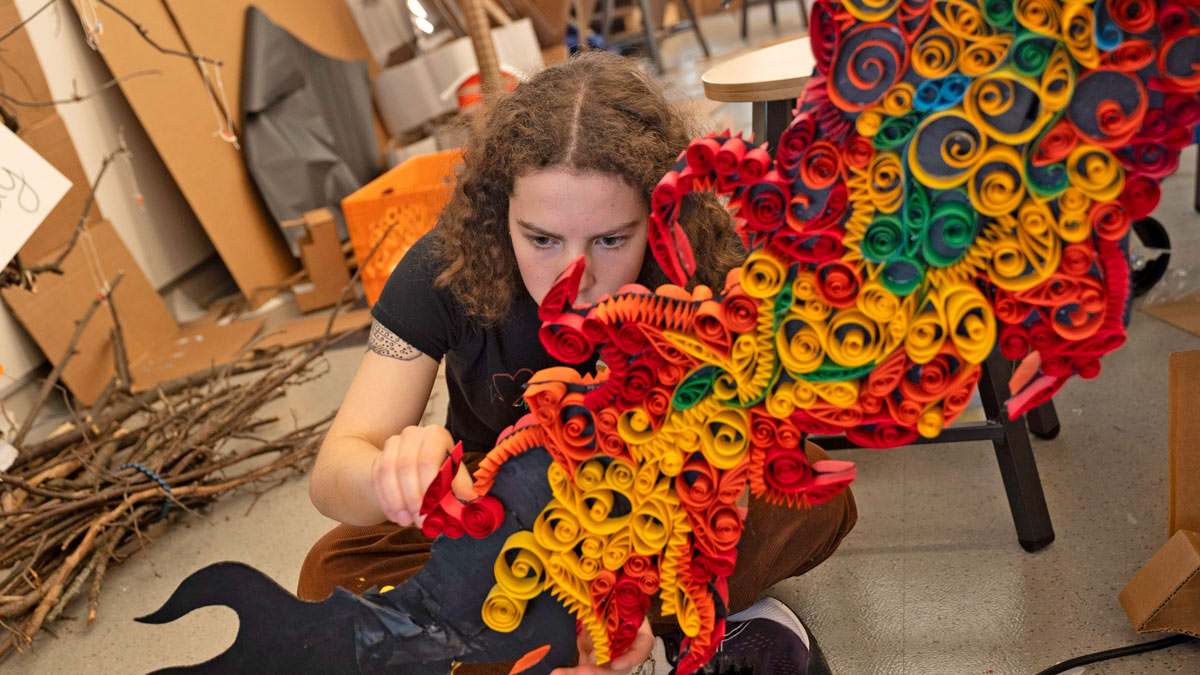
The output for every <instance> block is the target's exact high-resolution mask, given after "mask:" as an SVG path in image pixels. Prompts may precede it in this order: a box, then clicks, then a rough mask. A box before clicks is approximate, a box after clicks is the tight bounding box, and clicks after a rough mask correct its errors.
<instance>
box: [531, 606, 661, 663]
mask: <svg viewBox="0 0 1200 675" xmlns="http://www.w3.org/2000/svg"><path fill="white" fill-rule="evenodd" d="M578 646H579V665H578V666H575V667H574V668H556V669H554V670H553V671H551V672H550V675H626V674H627V673H630V672H632V671H633V669H634V668H635V667H636V666H637V665H638V664H639V663H641V662H642V661H645V660H646V659H648V658H650V650H651V649H653V648H654V634H653V633H651V632H650V621H649V620H648V619H642V625H641V626H640V627H639V628H638V632H637V635H636V636H635V637H634V638H633V644H631V645H629V649H628V651H626V652H625V653H624V654H622V655H620V656H618V657H617V658H615V659H613V660H612V661H609V662H608V663H606V664H604V665H603V666H598V665H596V651H595V649H594V648H593V647H592V636H591V634H590V633H588V632H587V631H586V630H584V631H579V643H578Z"/></svg>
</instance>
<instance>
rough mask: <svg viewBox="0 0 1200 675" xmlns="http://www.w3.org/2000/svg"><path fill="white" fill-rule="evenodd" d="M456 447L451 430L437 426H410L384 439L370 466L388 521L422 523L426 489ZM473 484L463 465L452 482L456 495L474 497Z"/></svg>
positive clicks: (380, 505)
mask: <svg viewBox="0 0 1200 675" xmlns="http://www.w3.org/2000/svg"><path fill="white" fill-rule="evenodd" d="M453 447H454V439H453V438H451V437H450V432H449V431H446V429H445V428H443V427H438V426H428V427H418V426H412V427H408V428H406V429H405V430H403V431H401V432H400V433H399V434H396V435H395V436H392V437H391V438H388V439H387V441H385V442H384V444H383V450H382V451H381V452H380V453H379V455H378V456H376V457H375V461H374V462H373V463H372V465H371V484H372V486H373V487H374V488H375V498H376V500H378V502H379V508H380V510H382V511H383V515H384V516H386V517H387V519H388V520H390V521H392V522H394V523H397V524H399V525H404V526H406V527H407V526H409V525H416V526H417V527H420V526H421V524H422V523H423V522H424V521H425V518H424V517H423V516H421V515H419V512H420V510H421V501H422V499H423V498H424V497H425V491H426V490H427V489H428V488H429V485H430V484H431V483H432V482H433V479H434V478H435V477H436V476H437V473H438V469H440V468H441V466H442V463H443V462H444V461H445V460H446V455H447V454H449V452H450V449H451V448H453ZM471 484H472V483H471V476H470V474H468V473H467V468H466V466H465V465H460V466H459V467H458V473H457V474H456V475H455V476H454V480H453V481H452V482H451V488H452V489H453V491H454V494H455V496H457V497H458V498H459V499H462V500H469V499H472V498H473V497H474V496H475V493H474V491H473V490H472V489H471Z"/></svg>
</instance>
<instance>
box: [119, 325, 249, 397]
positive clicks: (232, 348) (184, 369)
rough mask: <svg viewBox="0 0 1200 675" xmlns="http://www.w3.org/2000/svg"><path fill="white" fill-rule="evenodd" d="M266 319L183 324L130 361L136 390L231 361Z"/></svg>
mask: <svg viewBox="0 0 1200 675" xmlns="http://www.w3.org/2000/svg"><path fill="white" fill-rule="evenodd" d="M265 322H266V321H265V319H252V320H248V321H235V322H233V323H229V324H226V325H224V326H220V325H217V324H211V325H208V326H197V327H191V328H181V329H179V331H178V332H176V333H175V334H174V336H173V337H171V338H170V339H168V340H165V341H163V342H160V343H159V344H157V345H155V346H154V347H153V349H151V350H150V351H149V352H147V353H145V354H143V355H142V356H141V357H139V358H138V359H137V360H136V361H134V362H133V363H131V364H130V365H129V370H130V374H131V375H132V376H133V390H134V391H141V390H144V389H149V388H151V387H153V386H154V385H156V384H158V383H159V382H165V381H166V380H173V379H175V378H177V377H182V376H184V375H191V374H192V373H198V372H200V371H202V370H207V369H210V368H215V367H217V366H221V365H224V364H226V363H229V361H230V360H231V359H232V358H233V357H234V356H235V355H236V354H237V352H238V350H239V349H241V348H242V347H243V346H245V345H246V343H248V342H250V340H251V338H253V337H254V336H255V335H256V334H257V333H258V331H259V330H260V329H262V327H263V324H264V323H265Z"/></svg>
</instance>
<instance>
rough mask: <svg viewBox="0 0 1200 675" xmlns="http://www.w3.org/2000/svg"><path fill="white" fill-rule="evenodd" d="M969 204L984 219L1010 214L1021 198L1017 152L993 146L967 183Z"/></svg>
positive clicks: (1022, 179)
mask: <svg viewBox="0 0 1200 675" xmlns="http://www.w3.org/2000/svg"><path fill="white" fill-rule="evenodd" d="M967 188H968V193H969V194H970V196H971V204H972V205H973V206H974V207H975V210H976V211H978V212H980V213H982V214H984V215H988V216H999V215H1005V214H1009V213H1012V212H1013V211H1014V210H1015V209H1016V208H1017V206H1018V205H1020V203H1021V200H1022V199H1023V198H1024V197H1025V172H1024V171H1023V169H1022V162H1021V156H1020V155H1018V154H1017V151H1016V150H1014V149H1012V148H1010V147H1006V146H1002V145H993V146H991V147H989V148H988V150H987V152H986V153H984V156H983V157H982V158H981V159H980V161H979V165H978V166H977V167H976V169H975V171H974V173H973V174H972V175H971V180H970V181H968V183H967Z"/></svg>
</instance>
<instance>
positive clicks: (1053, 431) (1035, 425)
mask: <svg viewBox="0 0 1200 675" xmlns="http://www.w3.org/2000/svg"><path fill="white" fill-rule="evenodd" d="M1025 421H1026V423H1027V424H1028V425H1029V431H1030V432H1031V433H1033V435H1034V436H1037V437H1038V438H1045V439H1047V440H1049V439H1051V438H1054V437H1055V436H1057V435H1058V431H1059V429H1060V427H1059V424H1058V412H1056V411H1055V410H1054V401H1046V402H1045V403H1043V404H1042V405H1040V406H1038V407H1036V408H1034V409H1033V410H1030V411H1029V412H1027V413H1025Z"/></svg>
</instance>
